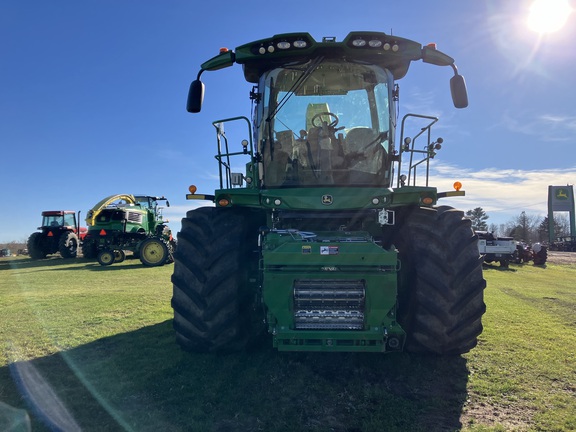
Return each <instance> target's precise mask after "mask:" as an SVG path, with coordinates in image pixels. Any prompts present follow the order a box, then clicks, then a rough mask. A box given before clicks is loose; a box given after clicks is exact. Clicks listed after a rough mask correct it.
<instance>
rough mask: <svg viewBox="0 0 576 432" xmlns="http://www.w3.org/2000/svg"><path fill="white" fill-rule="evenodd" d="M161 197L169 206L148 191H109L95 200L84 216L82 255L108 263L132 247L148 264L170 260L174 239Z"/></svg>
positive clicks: (131, 249)
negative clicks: (136, 193)
mask: <svg viewBox="0 0 576 432" xmlns="http://www.w3.org/2000/svg"><path fill="white" fill-rule="evenodd" d="M160 201H165V202H166V206H168V207H169V206H170V203H169V202H168V200H167V199H166V198H165V197H163V196H162V197H156V196H149V195H130V194H119V195H111V196H109V197H106V198H104V199H103V200H101V201H100V202H98V204H96V205H95V206H94V207H93V208H92V209H91V210H89V211H88V214H87V216H86V224H87V225H88V233H87V234H86V237H85V238H84V242H83V244H82V253H83V254H84V257H85V258H96V259H97V260H98V262H99V263H100V265H103V266H107V265H110V264H113V263H115V262H122V261H124V258H125V257H126V255H125V251H131V252H133V254H134V255H136V256H138V257H139V258H140V261H141V262H142V264H144V265H145V266H148V267H156V266H162V265H164V264H166V263H171V262H172V261H173V254H174V250H175V248H176V242H174V240H173V239H172V232H171V231H170V229H169V228H168V225H167V223H168V221H167V220H164V219H163V217H162V207H161V206H160V203H159V202H160Z"/></svg>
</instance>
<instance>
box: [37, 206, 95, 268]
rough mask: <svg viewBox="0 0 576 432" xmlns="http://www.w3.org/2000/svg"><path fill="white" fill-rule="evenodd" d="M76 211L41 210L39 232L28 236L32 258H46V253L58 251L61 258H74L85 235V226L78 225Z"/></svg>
mask: <svg viewBox="0 0 576 432" xmlns="http://www.w3.org/2000/svg"><path fill="white" fill-rule="evenodd" d="M79 219H80V212H78V218H76V213H75V212H74V211H71V210H50V211H43V212H42V226H40V227H38V229H39V230H41V232H35V233H32V234H31V235H30V237H28V253H29V254H30V258H32V259H42V258H46V255H50V254H54V253H56V252H60V255H61V256H62V258H75V257H76V255H77V253H78V246H79V244H80V243H81V242H82V241H83V240H84V237H85V236H86V232H87V228H85V227H78V223H77V221H78V220H79Z"/></svg>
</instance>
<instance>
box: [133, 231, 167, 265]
mask: <svg viewBox="0 0 576 432" xmlns="http://www.w3.org/2000/svg"><path fill="white" fill-rule="evenodd" d="M139 252H140V261H141V262H142V264H144V265H145V266H147V267H157V266H162V265H164V264H165V263H166V260H167V259H168V256H169V254H168V247H167V246H166V242H165V241H164V240H162V239H161V238H159V237H150V238H147V239H146V240H144V241H143V242H142V244H141V245H140V248H139Z"/></svg>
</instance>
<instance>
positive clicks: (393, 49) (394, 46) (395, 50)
mask: <svg viewBox="0 0 576 432" xmlns="http://www.w3.org/2000/svg"><path fill="white" fill-rule="evenodd" d="M399 49H400V47H399V46H398V44H394V45H392V51H394V52H397V51H398V50H399Z"/></svg>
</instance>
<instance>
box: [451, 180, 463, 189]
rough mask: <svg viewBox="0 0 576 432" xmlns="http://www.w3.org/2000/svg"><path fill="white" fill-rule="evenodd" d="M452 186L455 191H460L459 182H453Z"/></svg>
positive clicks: (460, 185) (460, 184)
mask: <svg viewBox="0 0 576 432" xmlns="http://www.w3.org/2000/svg"><path fill="white" fill-rule="evenodd" d="M453 186H454V189H456V190H457V191H459V190H460V189H462V183H460V182H459V181H457V182H454V184H453Z"/></svg>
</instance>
